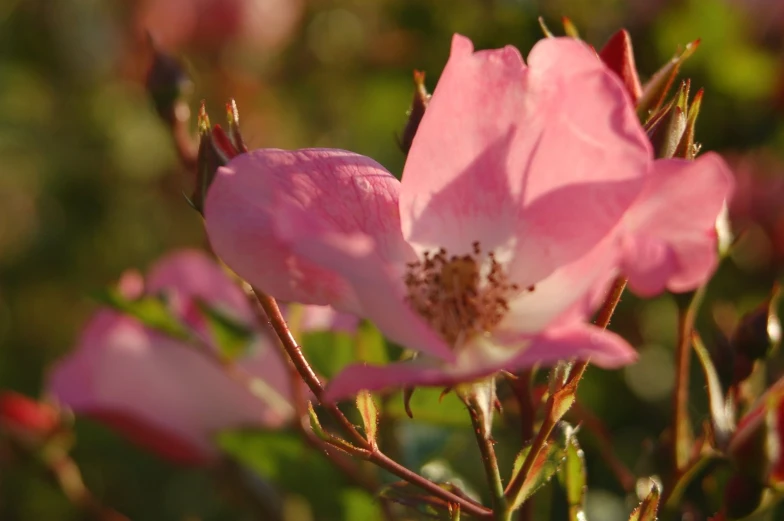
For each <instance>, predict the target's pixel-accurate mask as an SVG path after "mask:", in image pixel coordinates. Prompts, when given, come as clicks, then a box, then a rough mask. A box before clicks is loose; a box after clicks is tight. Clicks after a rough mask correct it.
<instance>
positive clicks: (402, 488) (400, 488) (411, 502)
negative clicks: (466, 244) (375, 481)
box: [378, 481, 464, 521]
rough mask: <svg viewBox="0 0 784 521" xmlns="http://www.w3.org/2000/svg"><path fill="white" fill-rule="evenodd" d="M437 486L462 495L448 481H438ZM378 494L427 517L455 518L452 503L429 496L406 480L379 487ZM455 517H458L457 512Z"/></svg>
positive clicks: (447, 519) (449, 519)
mask: <svg viewBox="0 0 784 521" xmlns="http://www.w3.org/2000/svg"><path fill="white" fill-rule="evenodd" d="M438 486H440V487H441V488H443V489H445V490H449V491H450V492H453V493H455V494H457V495H459V496H464V494H463V493H462V492H461V491H460V489H458V488H456V487H454V486H453V485H451V484H449V483H439V484H438ZM378 496H379V497H380V498H383V499H388V500H390V501H393V502H395V503H398V504H400V505H403V506H405V507H408V508H409V509H411V510H414V511H416V512H418V513H419V514H422V515H425V516H427V518H428V519H438V520H443V521H451V520H452V519H455V517H453V516H454V511H455V508H454V507H453V506H452V505H450V504H449V503H447V502H446V501H444V500H443V499H441V498H438V497H435V496H431V495H430V494H428V493H427V492H425V491H423V490H422V489H420V488H418V487H415V486H413V485H412V484H410V483H408V482H406V481H397V482H395V483H392V484H390V485H387V486H386V487H384V488H383V489H381V491H380V492H379V493H378ZM457 519H460V517H459V514H458V517H457Z"/></svg>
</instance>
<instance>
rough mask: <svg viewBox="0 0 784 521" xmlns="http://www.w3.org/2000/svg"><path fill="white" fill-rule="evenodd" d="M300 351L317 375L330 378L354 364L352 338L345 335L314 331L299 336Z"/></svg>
mask: <svg viewBox="0 0 784 521" xmlns="http://www.w3.org/2000/svg"><path fill="white" fill-rule="evenodd" d="M301 338H302V342H301V344H302V350H303V352H304V353H305V357H306V358H307V359H308V361H310V364H311V365H312V366H313V368H314V369H315V370H316V372H317V373H320V374H323V375H324V376H326V377H327V378H332V377H333V376H335V375H336V374H337V373H338V372H339V371H340V370H341V369H343V368H344V367H345V366H347V365H348V364H350V363H351V362H355V361H356V360H357V358H356V347H355V345H354V342H355V341H354V338H352V336H351V335H349V334H346V333H333V332H329V331H314V332H308V333H305V334H303V335H301Z"/></svg>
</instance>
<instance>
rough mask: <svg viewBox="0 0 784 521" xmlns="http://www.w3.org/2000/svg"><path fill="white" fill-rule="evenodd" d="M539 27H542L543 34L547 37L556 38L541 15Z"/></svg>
mask: <svg viewBox="0 0 784 521" xmlns="http://www.w3.org/2000/svg"><path fill="white" fill-rule="evenodd" d="M539 27H540V28H541V29H542V34H544V35H545V36H546V37H547V38H555V35H554V34H553V33H552V31H550V28H549V27H547V24H546V23H544V18H543V17H541V16H540V17H539Z"/></svg>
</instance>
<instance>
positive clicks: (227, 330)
mask: <svg viewBox="0 0 784 521" xmlns="http://www.w3.org/2000/svg"><path fill="white" fill-rule="evenodd" d="M196 305H197V307H198V308H199V311H201V314H202V316H203V317H204V319H205V321H206V322H207V328H208V329H209V331H210V333H211V334H212V338H213V340H215V343H216V344H217V347H218V352H219V353H220V356H221V358H223V359H224V360H229V361H234V360H236V359H237V358H239V357H241V356H243V355H244V354H246V353H247V351H248V349H249V348H250V346H251V345H252V344H253V340H254V338H255V334H254V331H253V329H252V328H250V327H248V326H247V325H246V324H243V323H242V322H240V321H239V320H237V319H236V318H235V317H232V316H230V315H229V314H228V313H226V312H225V311H223V310H220V309H217V308H215V307H213V306H210V305H209V304H208V303H207V302H204V301H202V300H196Z"/></svg>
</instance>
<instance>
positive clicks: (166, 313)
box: [94, 288, 191, 340]
mask: <svg viewBox="0 0 784 521" xmlns="http://www.w3.org/2000/svg"><path fill="white" fill-rule="evenodd" d="M94 295H95V298H96V299H97V300H98V301H99V302H101V303H102V304H105V305H107V306H109V307H111V308H114V309H116V310H117V311H120V312H122V313H125V314H126V315H130V316H132V317H133V318H135V319H137V320H138V321H139V322H141V323H142V324H144V325H145V326H146V327H149V328H150V329H154V330H155V331H159V332H161V333H165V334H167V335H169V336H171V337H174V338H177V339H179V340H189V339H191V333H190V331H189V330H188V328H187V327H186V326H185V325H184V324H183V323H182V322H181V321H180V319H179V318H177V317H176V316H175V315H174V314H173V313H172V312H171V310H170V309H169V307H168V306H167V305H166V302H165V301H164V300H163V299H162V298H161V297H157V296H144V297H141V298H139V299H135V300H130V299H127V298H125V297H124V296H123V295H122V294H121V293H120V292H119V291H118V290H116V289H114V288H107V289H105V290H102V291H99V292H97V293H95V294H94Z"/></svg>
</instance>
